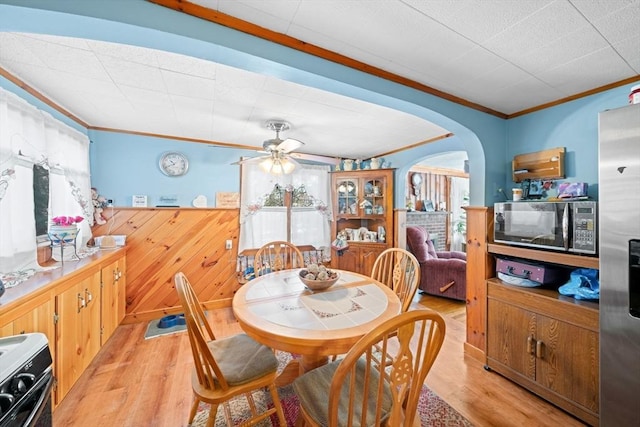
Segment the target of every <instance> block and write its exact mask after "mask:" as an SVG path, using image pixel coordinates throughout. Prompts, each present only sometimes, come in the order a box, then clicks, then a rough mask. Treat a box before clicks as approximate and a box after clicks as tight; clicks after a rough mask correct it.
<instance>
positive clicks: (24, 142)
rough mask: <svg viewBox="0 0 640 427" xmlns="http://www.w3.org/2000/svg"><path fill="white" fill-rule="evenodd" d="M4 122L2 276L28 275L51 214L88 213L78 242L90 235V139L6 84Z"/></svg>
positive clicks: (1, 101) (0, 133)
mask: <svg viewBox="0 0 640 427" xmlns="http://www.w3.org/2000/svg"><path fill="white" fill-rule="evenodd" d="M0 123H1V124H2V125H1V126H0V236H2V239H0V276H3V277H7V276H8V277H22V278H25V274H23V273H24V272H25V271H30V272H31V271H35V270H38V269H40V267H39V265H38V263H37V238H36V236H38V235H43V234H46V232H47V228H48V223H49V220H50V218H52V217H54V216H59V215H66V216H71V215H73V216H83V217H84V218H87V221H83V222H82V223H80V237H79V242H78V246H79V247H82V246H84V245H85V244H86V241H87V240H89V238H90V237H91V228H90V220H91V219H92V218H93V205H92V203H91V184H90V175H89V139H88V138H87V136H86V135H84V134H82V133H81V132H78V131H77V130H75V129H73V128H71V127H69V126H67V125H66V124H64V123H62V122H60V121H59V120H57V119H55V118H53V117H52V116H51V115H50V114H48V113H46V112H44V111H41V110H39V109H38V108H36V107H34V106H33V105H31V104H29V103H28V102H26V101H25V100H23V99H22V98H20V97H18V96H16V95H15V94H13V93H11V92H9V91H6V90H4V89H2V88H0ZM31 274H32V273H31ZM28 277H29V276H26V278H28ZM3 281H4V279H3Z"/></svg>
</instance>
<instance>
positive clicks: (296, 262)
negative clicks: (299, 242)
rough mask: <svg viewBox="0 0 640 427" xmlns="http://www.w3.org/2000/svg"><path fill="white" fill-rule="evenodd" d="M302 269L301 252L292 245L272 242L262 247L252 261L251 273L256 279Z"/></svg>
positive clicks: (302, 259) (283, 242)
mask: <svg viewBox="0 0 640 427" xmlns="http://www.w3.org/2000/svg"><path fill="white" fill-rule="evenodd" d="M302 267H304V258H303V256H302V252H300V250H299V249H298V248H297V247H296V246H295V245H293V244H291V243H289V242H285V241H274V242H269V243H267V244H265V245H263V246H262V247H261V248H260V249H258V252H256V255H255V258H254V259H253V271H254V272H255V275H256V277H258V276H262V275H264V274H267V273H271V272H272V271H280V270H287V269H291V268H302Z"/></svg>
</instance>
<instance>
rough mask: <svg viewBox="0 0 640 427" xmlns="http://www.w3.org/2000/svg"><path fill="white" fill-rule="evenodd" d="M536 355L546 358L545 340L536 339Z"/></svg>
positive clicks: (539, 357)
mask: <svg viewBox="0 0 640 427" xmlns="http://www.w3.org/2000/svg"><path fill="white" fill-rule="evenodd" d="M536 357H537V358H538V359H544V342H542V341H536Z"/></svg>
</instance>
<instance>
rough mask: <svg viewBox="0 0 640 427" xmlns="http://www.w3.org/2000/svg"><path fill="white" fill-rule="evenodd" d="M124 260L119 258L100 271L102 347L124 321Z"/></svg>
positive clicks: (125, 303) (125, 301)
mask: <svg viewBox="0 0 640 427" xmlns="http://www.w3.org/2000/svg"><path fill="white" fill-rule="evenodd" d="M125 271H126V266H125V258H124V257H123V258H121V259H119V260H117V261H114V262H113V263H111V264H109V265H107V266H106V267H103V268H102V270H100V276H101V289H102V299H101V302H102V310H101V312H102V315H101V321H102V325H101V334H100V341H101V344H102V345H104V344H105V343H106V342H107V340H108V339H109V338H111V335H113V332H114V331H115V330H116V328H117V327H118V325H120V323H121V322H122V320H123V319H124V316H125V314H126V308H127V299H126V294H125V292H126V289H125V287H126V279H125V276H124V273H125Z"/></svg>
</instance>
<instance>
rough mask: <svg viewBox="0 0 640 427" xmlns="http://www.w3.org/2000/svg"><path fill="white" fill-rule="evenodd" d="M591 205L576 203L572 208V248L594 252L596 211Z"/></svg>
mask: <svg viewBox="0 0 640 427" xmlns="http://www.w3.org/2000/svg"><path fill="white" fill-rule="evenodd" d="M594 210H595V207H593V206H581V205H580V203H576V204H575V205H574V209H573V225H574V229H573V250H574V251H575V252H588V253H595V252H596V213H595V212H594Z"/></svg>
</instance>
